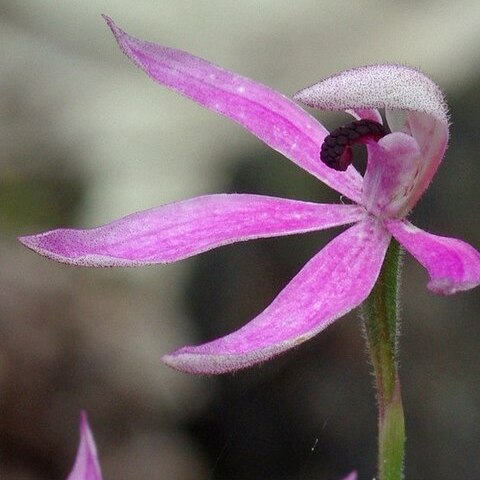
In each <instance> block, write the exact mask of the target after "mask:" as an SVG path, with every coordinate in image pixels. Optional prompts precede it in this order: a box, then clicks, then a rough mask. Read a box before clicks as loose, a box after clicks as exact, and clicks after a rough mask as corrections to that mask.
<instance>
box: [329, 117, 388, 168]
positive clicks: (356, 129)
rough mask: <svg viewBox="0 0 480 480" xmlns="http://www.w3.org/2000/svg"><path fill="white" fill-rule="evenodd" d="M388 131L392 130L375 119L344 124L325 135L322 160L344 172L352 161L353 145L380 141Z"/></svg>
mask: <svg viewBox="0 0 480 480" xmlns="http://www.w3.org/2000/svg"><path fill="white" fill-rule="evenodd" d="M388 133H390V131H389V130H388V128H387V127H384V126H383V125H382V124H380V123H378V122H374V121H373V120H356V121H355V122H352V123H349V124H348V125H343V126H342V127H340V128H337V129H336V130H334V131H333V132H332V133H330V135H328V136H327V137H325V140H324V141H323V144H322V149H321V151H320V160H321V161H322V162H323V163H324V164H325V165H327V167H330V168H333V169H334V170H339V171H341V172H344V171H345V170H346V169H347V168H348V166H349V165H350V164H351V163H352V145H355V144H357V143H368V142H369V141H375V142H378V140H380V139H381V138H382V137H384V136H385V135H387V134H388Z"/></svg>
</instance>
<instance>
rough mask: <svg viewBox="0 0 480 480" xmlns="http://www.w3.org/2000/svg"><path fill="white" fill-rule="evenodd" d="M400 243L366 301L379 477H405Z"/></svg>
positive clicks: (391, 249) (391, 251)
mask: <svg viewBox="0 0 480 480" xmlns="http://www.w3.org/2000/svg"><path fill="white" fill-rule="evenodd" d="M400 260H401V259H400V246H399V245H398V243H397V242H396V240H392V242H391V244H390V246H389V248H388V251H387V255H386V258H385V262H384V264H383V267H382V270H381V272H380V276H379V278H378V280H377V283H376V284H375V287H374V288H373V290H372V293H371V294H370V296H369V297H368V298H367V300H366V301H365V303H364V305H363V317H364V323H365V331H366V336H367V341H368V347H369V351H370V357H371V362H372V366H373V370H374V374H375V384H376V390H377V402H378V429H379V434H378V480H402V479H403V458H404V452H405V425H404V417H403V407H402V397H401V391H400V380H399V377H398V372H397V338H398V321H399V319H398V278H399V273H400Z"/></svg>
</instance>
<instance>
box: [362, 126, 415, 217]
mask: <svg viewBox="0 0 480 480" xmlns="http://www.w3.org/2000/svg"><path fill="white" fill-rule="evenodd" d="M367 148H368V163H367V170H366V172H365V178H364V181H363V195H362V204H363V206H364V207H365V208H366V209H367V210H368V211H369V212H371V213H373V214H374V215H377V216H380V217H394V216H395V217H399V216H402V217H403V216H404V215H406V214H407V213H408V210H407V209H408V206H407V205H408V202H409V199H410V195H411V192H412V189H413V188H415V184H416V182H417V178H418V175H419V168H420V167H419V165H420V163H421V152H420V148H419V146H418V144H417V142H416V140H415V139H414V138H412V137H411V136H410V135H407V134H405V133H402V132H393V133H390V134H389V135H386V136H385V137H383V138H381V139H380V140H379V141H378V142H371V143H370V144H369V145H368V147H367Z"/></svg>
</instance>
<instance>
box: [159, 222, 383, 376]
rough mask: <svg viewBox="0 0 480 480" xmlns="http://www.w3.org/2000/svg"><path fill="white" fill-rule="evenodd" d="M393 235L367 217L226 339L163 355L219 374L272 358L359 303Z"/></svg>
mask: <svg viewBox="0 0 480 480" xmlns="http://www.w3.org/2000/svg"><path fill="white" fill-rule="evenodd" d="M390 238H391V236H390V234H389V233H388V232H387V231H386V229H385V228H383V227H382V225H381V223H380V222H379V221H378V220H376V219H374V218H372V217H367V218H365V220H363V221H361V222H360V223H358V224H356V225H354V226H353V227H351V228H350V229H348V230H346V231H345V232H343V233H342V234H340V235H339V236H337V237H336V238H334V239H333V240H332V241H331V242H330V243H329V244H327V245H326V246H325V247H324V248H323V250H322V251H321V252H319V253H318V254H317V255H316V256H315V257H313V258H312V259H311V260H310V261H309V262H308V263H307V264H306V265H305V266H304V267H303V269H302V270H301V271H300V273H298V274H297V276H296V277H295V278H294V279H293V280H292V281H291V282H290V283H289V284H288V285H287V286H286V287H285V288H284V289H283V290H282V292H280V294H279V295H278V296H277V298H276V299H275V300H274V301H273V302H272V303H271V304H270V306H268V307H267V308H266V309H265V310H264V311H263V312H262V313H261V314H260V315H258V316H257V317H256V318H255V319H253V320H252V321H250V322H249V323H248V324H247V325H245V326H244V327H242V328H240V329H239V330H237V331H236V332H234V333H231V334H230V335H227V336H225V337H223V338H220V339H217V340H214V341H212V342H209V343H206V344H204V345H200V346H187V347H183V348H181V349H180V350H177V351H176V352H174V353H172V354H170V355H166V356H164V357H163V361H164V362H165V363H167V364H168V365H170V366H171V367H173V368H176V369H178V370H182V371H186V372H190V373H206V374H218V373H223V372H228V371H233V370H238V369H241V368H245V367H249V366H251V365H254V364H256V363H259V362H263V361H265V360H268V359H269V358H271V357H273V356H275V355H278V354H279V353H281V352H284V351H286V350H288V349H290V348H293V347H295V346H297V345H299V344H300V343H302V342H304V341H306V340H308V339H309V338H311V337H313V336H314V335H316V334H317V333H319V332H321V331H322V330H324V329H325V328H326V327H327V326H328V325H330V324H331V323H332V322H333V321H335V320H336V319H337V318H339V317H341V316H343V315H345V314H346V313H347V312H349V311H350V310H352V309H353V308H355V307H357V306H358V305H359V304H360V303H361V302H362V301H363V300H365V298H366V297H367V296H368V294H369V293H370V291H371V290H372V288H373V285H374V283H375V281H376V280H377V278H378V275H379V272H380V268H381V266H382V263H383V259H384V256H385V252H386V249H387V247H388V244H389V240H390Z"/></svg>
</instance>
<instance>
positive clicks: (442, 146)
mask: <svg viewBox="0 0 480 480" xmlns="http://www.w3.org/2000/svg"><path fill="white" fill-rule="evenodd" d="M294 98H295V99H297V100H300V101H302V102H303V103H305V104H307V105H310V106H312V107H316V108H320V109H322V110H348V111H352V110H353V111H357V112H358V111H362V110H363V111H365V110H366V111H367V112H368V109H373V108H384V109H386V110H387V112H388V110H405V111H407V112H408V115H407V116H406V117H405V118H406V124H405V126H404V128H402V131H404V132H405V133H408V134H410V135H412V136H413V137H414V138H415V140H416V141H417V142H418V145H419V147H420V150H421V152H422V159H423V161H422V162H421V164H420V168H419V174H418V176H417V181H416V183H415V185H414V188H412V191H411V193H410V197H409V199H408V204H407V207H408V210H410V209H411V208H412V207H413V206H414V205H415V203H416V202H417V201H418V199H419V198H420V196H421V195H422V193H423V192H424V191H425V189H426V188H427V187H428V185H429V183H430V182H431V180H432V177H433V175H434V174H435V172H436V170H437V168H438V166H439V165H440V162H441V160H442V158H443V156H444V154H445V150H446V148H447V143H448V113H447V105H446V103H445V99H444V97H443V94H442V92H441V90H440V88H439V87H438V86H437V85H436V84H435V83H434V82H433V81H432V80H430V79H429V78H428V77H427V76H425V75H424V74H423V73H421V72H420V71H418V70H415V69H413V68H409V67H405V66H403V65H389V64H385V65H370V66H366V67H360V68H355V69H353V70H347V71H345V72H341V73H339V74H337V75H333V76H331V77H329V78H327V79H325V80H323V81H321V82H319V83H317V84H315V85H313V86H311V87H308V88H305V89H304V90H301V91H300V92H298V93H297V94H296V95H295V97H294Z"/></svg>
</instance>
